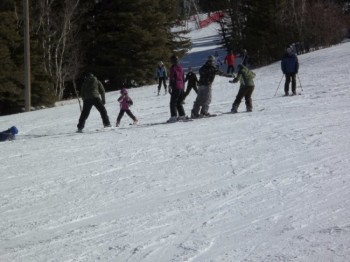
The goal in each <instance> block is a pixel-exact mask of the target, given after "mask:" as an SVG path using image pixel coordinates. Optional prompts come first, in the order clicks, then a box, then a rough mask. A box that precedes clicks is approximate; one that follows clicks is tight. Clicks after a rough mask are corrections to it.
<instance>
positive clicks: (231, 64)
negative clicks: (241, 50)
mask: <svg viewBox="0 0 350 262" xmlns="http://www.w3.org/2000/svg"><path fill="white" fill-rule="evenodd" d="M224 63H225V64H227V72H226V73H227V74H233V73H234V72H235V55H234V54H233V52H232V51H230V52H229V53H227V55H226V56H225V59H224Z"/></svg>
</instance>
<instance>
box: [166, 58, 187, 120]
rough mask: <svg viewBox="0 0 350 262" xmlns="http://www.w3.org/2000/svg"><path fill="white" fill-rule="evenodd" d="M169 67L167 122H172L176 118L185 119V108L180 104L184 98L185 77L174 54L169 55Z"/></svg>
mask: <svg viewBox="0 0 350 262" xmlns="http://www.w3.org/2000/svg"><path fill="white" fill-rule="evenodd" d="M170 62H171V64H172V65H171V67H170V71H169V72H170V75H169V93H170V95H171V97H170V115H171V116H170V118H169V120H168V121H167V122H169V123H173V122H176V121H177V120H183V119H186V116H185V110H184V108H183V105H182V101H183V99H184V86H185V77H184V71H183V68H182V66H181V65H180V64H179V58H178V57H177V56H175V55H172V56H171V57H170Z"/></svg>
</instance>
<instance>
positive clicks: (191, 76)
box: [182, 67, 199, 104]
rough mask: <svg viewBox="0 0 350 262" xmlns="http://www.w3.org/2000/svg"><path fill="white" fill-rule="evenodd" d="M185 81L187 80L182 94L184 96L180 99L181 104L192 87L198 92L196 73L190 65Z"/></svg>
mask: <svg viewBox="0 0 350 262" xmlns="http://www.w3.org/2000/svg"><path fill="white" fill-rule="evenodd" d="M185 82H187V89H186V92H185V94H184V98H183V101H182V103H183V104H184V103H185V99H186V97H187V96H188V95H189V93H190V92H191V90H192V88H193V90H194V91H195V92H196V94H198V88H197V83H198V82H199V81H198V78H197V75H196V74H195V73H194V72H193V71H192V67H189V68H188V73H187V74H186V77H185Z"/></svg>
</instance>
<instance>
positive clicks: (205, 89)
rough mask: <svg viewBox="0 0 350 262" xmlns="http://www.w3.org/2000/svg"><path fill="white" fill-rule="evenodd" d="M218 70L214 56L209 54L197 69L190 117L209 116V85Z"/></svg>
mask: <svg viewBox="0 0 350 262" xmlns="http://www.w3.org/2000/svg"><path fill="white" fill-rule="evenodd" d="M218 73H219V70H218V69H217V68H216V66H215V57H214V56H212V55H211V56H209V57H208V59H207V61H206V62H205V64H204V65H203V66H202V67H201V68H200V69H199V84H198V85H199V88H198V95H197V98H196V100H195V101H194V104H193V108H192V111H191V118H198V117H203V116H210V114H209V112H208V110H209V105H210V102H211V89H212V88H211V86H212V83H213V81H214V79H215V75H216V74H218Z"/></svg>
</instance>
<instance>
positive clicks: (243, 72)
mask: <svg viewBox="0 0 350 262" xmlns="http://www.w3.org/2000/svg"><path fill="white" fill-rule="evenodd" d="M254 78H255V73H254V72H253V71H251V70H249V69H248V68H247V67H245V66H244V65H239V66H238V74H237V76H236V77H235V78H234V79H233V80H232V81H229V82H230V83H237V82H238V81H239V82H240V84H241V85H240V87H239V91H238V94H237V96H236V99H235V101H234V102H233V104H232V109H231V113H237V110H238V107H239V104H240V103H241V101H242V99H243V97H244V98H245V104H246V107H247V112H252V111H253V103H252V94H253V91H254V88H255V84H254Z"/></svg>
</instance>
